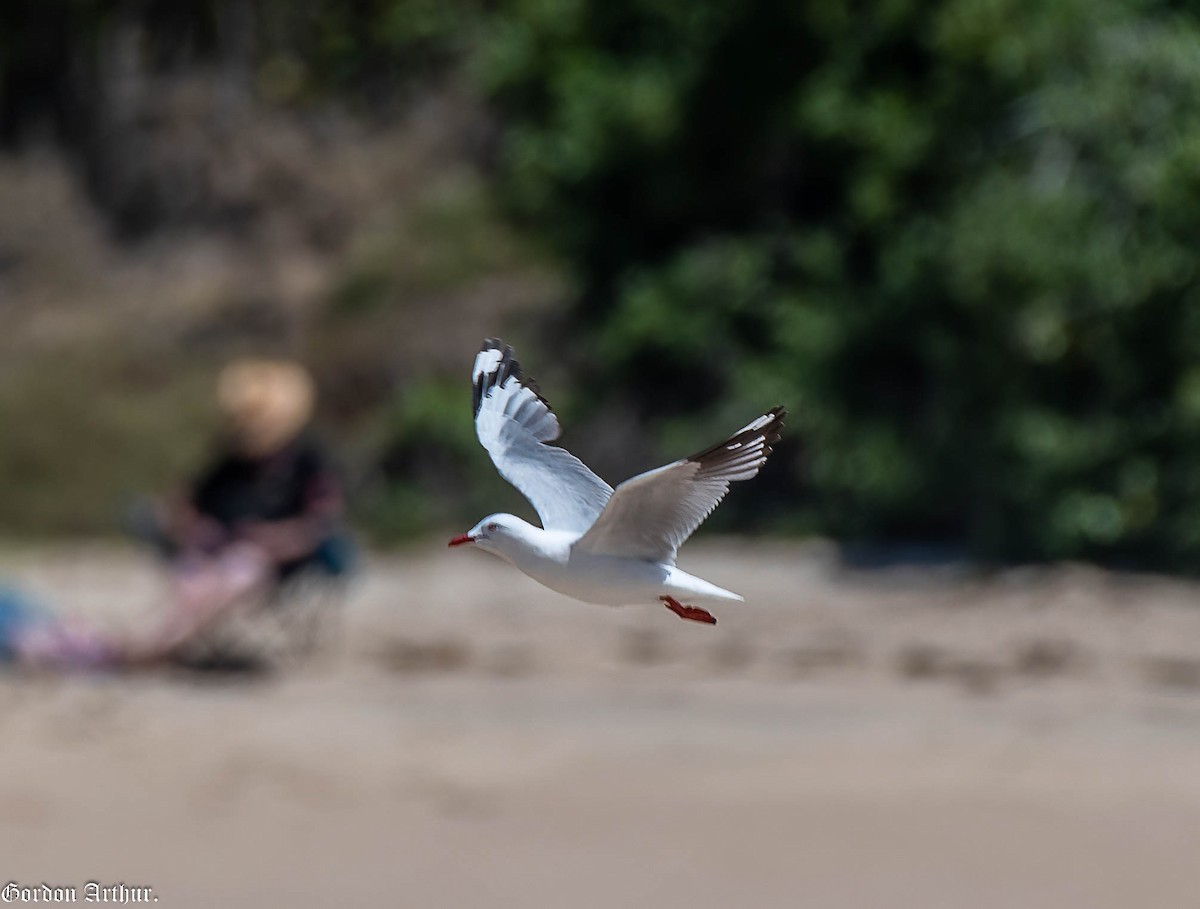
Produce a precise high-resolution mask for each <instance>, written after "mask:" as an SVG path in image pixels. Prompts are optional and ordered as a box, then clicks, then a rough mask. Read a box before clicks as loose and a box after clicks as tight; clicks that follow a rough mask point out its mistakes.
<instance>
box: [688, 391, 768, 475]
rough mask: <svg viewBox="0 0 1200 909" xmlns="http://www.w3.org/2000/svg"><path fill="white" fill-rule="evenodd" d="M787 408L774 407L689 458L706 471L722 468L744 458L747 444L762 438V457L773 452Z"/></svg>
mask: <svg viewBox="0 0 1200 909" xmlns="http://www.w3.org/2000/svg"><path fill="white" fill-rule="evenodd" d="M786 416H787V410H786V409H785V408H783V407H772V408H771V409H770V410H768V411H767V412H766V413H764V414H763V415H762V416H761V417H759V418H758V419H757V420H753V421H751V422H750V423H749V424H748V425H747V426H746V427H745V428H744V429H741V430H739V431H738V432H736V433H734V434H733V435H732V436H730V437H729V438H728V439H726V440H725V441H724V442H718V443H717V444H716V445H713V446H712V447H711V448H706V449H704V451H700V452H697V453H696V454H694V455H692V456H691V457H689V458H687V460H689V461H693V462H695V463H696V464H699V465H700V467H701V469H702V470H704V471H713V470H721V469H722V468H723V467H727V466H729V465H730V464H733V463H736V462H738V461H739V459H744V458H745V454H744V452H745V451H746V446H747V445H750V444H752V443H754V442H756V441H757V440H758V439H760V438H761V439H762V446H763V447H762V458H763V460H764V461H765V460H766V457H767V456H768V455H770V454H771V451H772V450H773V449H772V446H773V445H774V444H775V443H776V442H778V441H779V439H780V436H781V435H782V430H783V418H784V417H786Z"/></svg>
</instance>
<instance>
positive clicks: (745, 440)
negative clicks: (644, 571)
mask: <svg viewBox="0 0 1200 909" xmlns="http://www.w3.org/2000/svg"><path fill="white" fill-rule="evenodd" d="M785 413H786V412H785V411H784V409H783V408H782V407H776V408H774V409H772V410H771V411H769V412H768V413H765V414H763V415H762V416H761V417H759V418H758V419H757V420H755V421H754V422H753V423H751V424H749V425H748V426H746V427H744V428H743V429H740V430H738V431H737V432H736V433H735V434H734V435H733V436H732V437H730V438H729V439H726V440H725V441H724V442H722V443H720V444H719V445H714V446H713V447H712V448H709V449H706V450H705V451H702V452H700V453H699V454H694V455H692V456H691V457H690V458H684V459H683V460H682V461H676V462H675V463H674V464H668V465H666V466H665V467H659V468H658V469H657V470H651V471H647V472H646V473H643V474H639V475H638V476H636V477H633V478H632V479H629V480H626V481H625V482H624V483H622V484H621V485H620V486H618V487H617V489H616V492H614V493H613V496H612V498H611V499H610V500H609V502H608V505H607V506H606V507H605V509H604V511H603V512H602V513H601V515H600V517H599V518H597V519H596V523H595V524H594V525H593V526H592V528H591V530H589V531H588V532H587V533H586V534H584V535H583V537H582V538H581V539H580V540H579V542H578V543H576V544H575V545H576V547H577V548H579V549H581V550H585V551H587V552H591V553H595V554H597V555H613V556H625V557H627V558H634V559H646V560H648V561H653V562H666V563H669V564H674V562H675V553H676V551H678V549H679V547H680V546H682V545H683V542H684V540H686V539H687V538H688V537H690V536H691V535H692V533H693V532H694V531H695V530H696V528H697V527H699V526H700V525H701V523H703V521H704V519H705V518H707V517H708V516H709V515H710V514H712V512H713V509H714V508H716V507H717V506H718V505H719V504H720V503H721V499H723V498H725V493H727V492H728V491H729V484H730V483H733V482H735V481H737V480H749V479H750V478H751V477H753V476H754V475H755V474H757V473H758V470H759V468H760V467H762V466H763V464H765V463H766V462H767V455H769V454H770V453H771V445H772V444H774V443H775V442H777V441H779V430H780V428H781V427H782V426H783V418H784V415H785Z"/></svg>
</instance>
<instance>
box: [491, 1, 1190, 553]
mask: <svg viewBox="0 0 1200 909" xmlns="http://www.w3.org/2000/svg"><path fill="white" fill-rule="evenodd" d="M1176 6H1177V5H1173V4H1169V3H1161V2H1149V0H1146V2H1137V0H1129V2H1123V0H1101V2H1098V3H1097V2H1086V3H1085V2H1080V0H1055V2H1051V3H1046V2H1030V0H945V2H941V3H937V4H926V3H917V2H911V0H868V2H863V3H859V4H853V5H847V4H842V3H825V2H810V3H805V4H780V3H775V2H773V0H738V2H734V0H727V2H726V0H710V2H706V3H699V4H697V3H689V2H676V0H654V2H648V3H647V2H632V0H629V2H612V0H606V2H598V0H595V2H594V0H513V2H511V3H508V4H505V5H504V6H503V7H502V9H501V11H500V12H499V13H498V14H497V19H498V21H497V24H496V25H495V27H494V30H493V32H492V37H491V40H490V41H489V42H488V43H487V45H486V46H485V47H484V48H483V54H482V55H481V58H480V63H479V71H480V74H481V78H482V79H483V81H484V84H485V85H486V86H487V87H488V88H489V90H490V91H491V94H492V97H493V98H494V99H495V101H496V103H497V104H498V105H499V107H500V108H501V109H502V110H503V111H504V112H505V115H506V117H507V120H506V129H505V132H504V134H503V140H504V141H503V146H502V157H501V175H502V179H503V181H504V188H505V190H506V193H507V198H508V199H509V200H510V202H511V205H512V207H513V210H514V211H515V212H517V213H518V214H519V215H520V216H522V217H523V218H525V219H526V222H527V223H529V224H531V225H534V226H535V227H537V228H539V229H541V230H543V231H544V232H545V234H546V235H547V237H548V238H550V239H551V240H552V241H554V242H555V243H557V245H558V247H559V249H560V250H561V252H562V253H563V255H564V256H565V257H566V258H567V260H568V261H569V262H570V263H571V264H572V266H573V267H574V270H575V273H576V274H577V276H578V278H579V281H580V285H581V288H582V289H581V294H580V304H579V308H578V321H579V324H580V327H581V328H583V329H584V330H585V331H586V332H588V337H590V338H592V339H594V342H592V343H589V345H588V350H587V352H588V353H590V354H592V357H591V362H590V363H589V369H593V370H599V371H600V373H601V374H602V376H603V378H604V380H605V382H606V387H609V388H617V389H619V390H620V393H622V394H623V395H624V396H625V397H626V399H627V400H628V401H629V403H630V406H632V407H635V408H637V409H638V411H639V412H640V413H641V415H642V417H643V419H644V420H645V421H646V422H647V423H649V422H650V421H654V422H656V423H657V422H661V421H662V420H664V419H666V418H668V416H669V415H672V414H674V415H680V414H684V415H685V416H686V413H687V411H688V410H693V411H694V410H697V409H699V408H701V407H705V408H707V407H709V406H710V405H711V402H712V400H713V399H714V397H715V398H716V399H717V400H719V401H720V407H719V410H718V415H719V416H720V417H721V419H722V420H723V421H725V420H728V419H736V417H735V416H734V414H745V413H749V412H753V411H754V408H756V407H760V406H762V405H764V404H768V403H774V402H775V401H776V399H779V400H784V401H787V402H788V403H790V404H791V405H792V410H793V412H794V417H793V419H792V421H791V422H792V431H793V433H795V435H797V436H799V437H801V438H803V439H804V442H805V446H806V448H807V449H808V451H809V452H810V453H811V454H810V456H809V457H808V458H807V460H806V463H805V465H804V471H805V475H804V477H803V480H804V487H805V492H804V494H803V499H802V503H803V513H801V514H799V515H796V516H795V518H794V523H795V524H796V525H797V526H804V527H816V528H820V529H823V530H828V531H832V532H834V533H837V534H841V535H848V536H853V537H876V538H878V537H884V538H888V537H896V536H903V537H914V536H915V537H918V538H926V539H928V538H955V539H957V538H965V539H966V540H968V541H969V543H970V544H971V546H972V547H973V549H974V550H975V551H976V552H979V553H984V554H990V555H1000V556H1010V557H1011V556H1017V557H1031V556H1034V557H1075V556H1091V557H1103V558H1133V559H1137V560H1138V561H1139V562H1142V563H1146V562H1153V563H1158V564H1164V563H1170V564H1173V565H1175V566H1190V565H1195V564H1196V558H1195V557H1196V556H1197V555H1200V468H1197V467H1195V466H1194V462H1195V461H1196V458H1195V454H1196V442H1197V441H1200V439H1198V437H1197V432H1198V429H1200V427H1198V426H1197V420H1198V417H1197V414H1200V403H1197V402H1200V370H1198V369H1197V367H1196V365H1195V363H1196V356H1195V354H1196V353H1197V350H1196V348H1197V345H1198V344H1200V342H1198V341H1196V337H1197V335H1196V332H1195V330H1194V324H1193V323H1195V322H1196V321H1197V320H1200V309H1197V303H1198V302H1200V299H1198V297H1197V295H1198V293H1200V279H1198V277H1197V273H1196V268H1195V264H1194V261H1195V253H1194V248H1193V244H1194V238H1195V237H1196V236H1198V235H1200V180H1198V178H1197V174H1200V170H1198V169H1197V164H1200V160H1198V158H1197V155H1200V20H1198V19H1197V18H1196V16H1195V14H1194V13H1191V12H1188V10H1189V9H1190V7H1186V6H1178V8H1176ZM692 422H693V423H694V422H695V421H694V420H693V421H692ZM705 423H706V424H710V423H711V421H708V420H706V421H705ZM665 426H666V430H665V431H666V433H668V434H673V435H675V436H678V435H679V434H680V432H681V426H680V424H679V423H678V422H675V421H668V422H667V423H666V424H665ZM695 441H697V442H698V441H700V440H699V438H696V439H695ZM800 469H801V466H800V464H799V463H798V462H797V463H796V464H794V465H793V470H794V471H796V475H795V477H794V479H796V480H799V479H800V477H799V471H800ZM792 488H793V489H795V488H796V487H795V485H793V487H792ZM757 491H758V493H759V494H760V495H767V496H776V495H778V493H779V488H778V486H777V485H776V486H775V487H774V488H773V487H772V485H771V484H765V485H764V486H762V487H760V488H759V489H758V490H757ZM753 494H754V491H750V492H749V493H748V494H747V495H742V496H739V500H740V501H742V502H746V501H747V500H748V498H749V496H751V495H753Z"/></svg>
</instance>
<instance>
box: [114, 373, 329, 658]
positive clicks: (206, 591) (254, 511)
mask: <svg viewBox="0 0 1200 909" xmlns="http://www.w3.org/2000/svg"><path fill="white" fill-rule="evenodd" d="M314 397H315V393H314V388H313V381H312V378H311V377H310V376H309V374H308V372H307V371H306V370H305V369H304V368H303V367H302V366H300V365H299V364H297V363H294V362H291V361H286V360H265V359H246V360H238V361H235V362H233V363H231V364H230V365H228V366H227V367H226V368H225V369H224V370H223V371H222V372H221V374H220V376H219V378H218V380H217V403H218V406H219V409H220V410H221V413H222V415H223V417H224V420H225V428H224V433H223V435H222V438H221V440H220V445H219V450H218V453H217V455H216V457H215V458H214V459H213V460H212V462H211V463H210V464H209V465H208V466H207V467H206V468H205V469H204V470H203V471H201V472H200V474H199V476H198V477H197V479H196V480H195V481H194V483H193V484H192V485H191V488H190V490H188V492H187V493H186V494H185V495H183V496H177V497H176V498H175V500H174V501H168V502H165V503H158V504H156V505H155V506H153V507H152V508H151V509H150V511H149V513H148V514H147V513H146V512H145V510H143V512H142V514H141V515H140V516H138V517H137V518H135V522H134V524H135V526H134V530H135V533H136V534H137V535H138V536H141V537H142V538H144V539H148V540H150V541H151V542H152V543H154V544H155V545H156V547H157V548H158V549H159V550H160V551H161V552H162V553H163V554H164V555H165V556H166V557H167V558H168V559H169V561H170V566H171V571H170V573H171V584H172V590H173V600H174V602H173V605H172V608H171V611H170V613H169V615H168V618H167V621H166V622H165V623H164V625H163V627H162V628H160V629H159V630H158V631H157V633H156V634H154V635H153V636H152V637H150V638H149V639H147V640H146V641H145V642H143V644H142V651H143V652H144V654H145V655H146V656H147V657H153V656H155V655H157V654H159V653H161V652H164V651H169V650H171V649H173V648H174V647H176V646H178V645H179V644H181V643H183V642H184V641H185V640H187V639H188V638H190V637H191V636H192V635H193V634H195V633H196V632H197V631H198V630H200V629H202V628H204V627H207V626H208V625H209V624H211V623H213V622H214V621H216V620H217V619H218V618H220V617H221V616H222V615H224V614H226V612H228V611H229V610H230V609H231V608H232V607H234V606H236V605H237V604H238V603H239V602H241V601H242V600H243V599H244V598H246V597H247V596H249V595H250V594H252V593H255V592H259V591H266V590H269V589H270V587H271V586H272V585H274V584H277V583H278V582H280V581H281V580H284V579H286V578H288V577H290V576H291V575H292V574H294V573H295V572H297V571H300V570H303V569H304V568H307V567H310V566H315V567H318V568H320V569H321V570H323V571H324V572H326V573H328V574H331V575H337V574H342V573H344V572H346V571H347V570H348V569H349V567H350V564H349V563H350V559H351V547H350V543H349V540H348V537H347V536H346V534H345V532H344V530H343V526H342V513H343V496H342V491H341V484H340V482H339V480H338V477H337V473H336V471H335V470H334V469H333V467H332V465H331V463H330V462H329V460H328V458H327V457H326V455H325V454H324V452H323V451H322V450H321V448H320V447H319V446H318V445H317V444H316V443H315V441H314V440H313V439H312V438H311V436H310V435H309V434H308V433H307V432H306V429H307V427H308V423H309V420H310V418H311V416H312V411H313V404H314Z"/></svg>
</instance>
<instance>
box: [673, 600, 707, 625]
mask: <svg viewBox="0 0 1200 909" xmlns="http://www.w3.org/2000/svg"><path fill="white" fill-rule="evenodd" d="M659 599H660V600H662V601H663V605H664V606H666V607H667V608H668V609H669V610H671V611H672V612H673V613H675V615H677V616H679V617H680V618H681V619H687V620H688V621H690V622H703V623H704V624H705V625H715V624H717V617H716V616H715V615H713V614H712V613H711V612H709V611H708V610H707V609H701V608H700V607H699V606H685V605H684V604H683V603H680V602H679V601H678V600H677V599H675V598H674V597H659Z"/></svg>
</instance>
